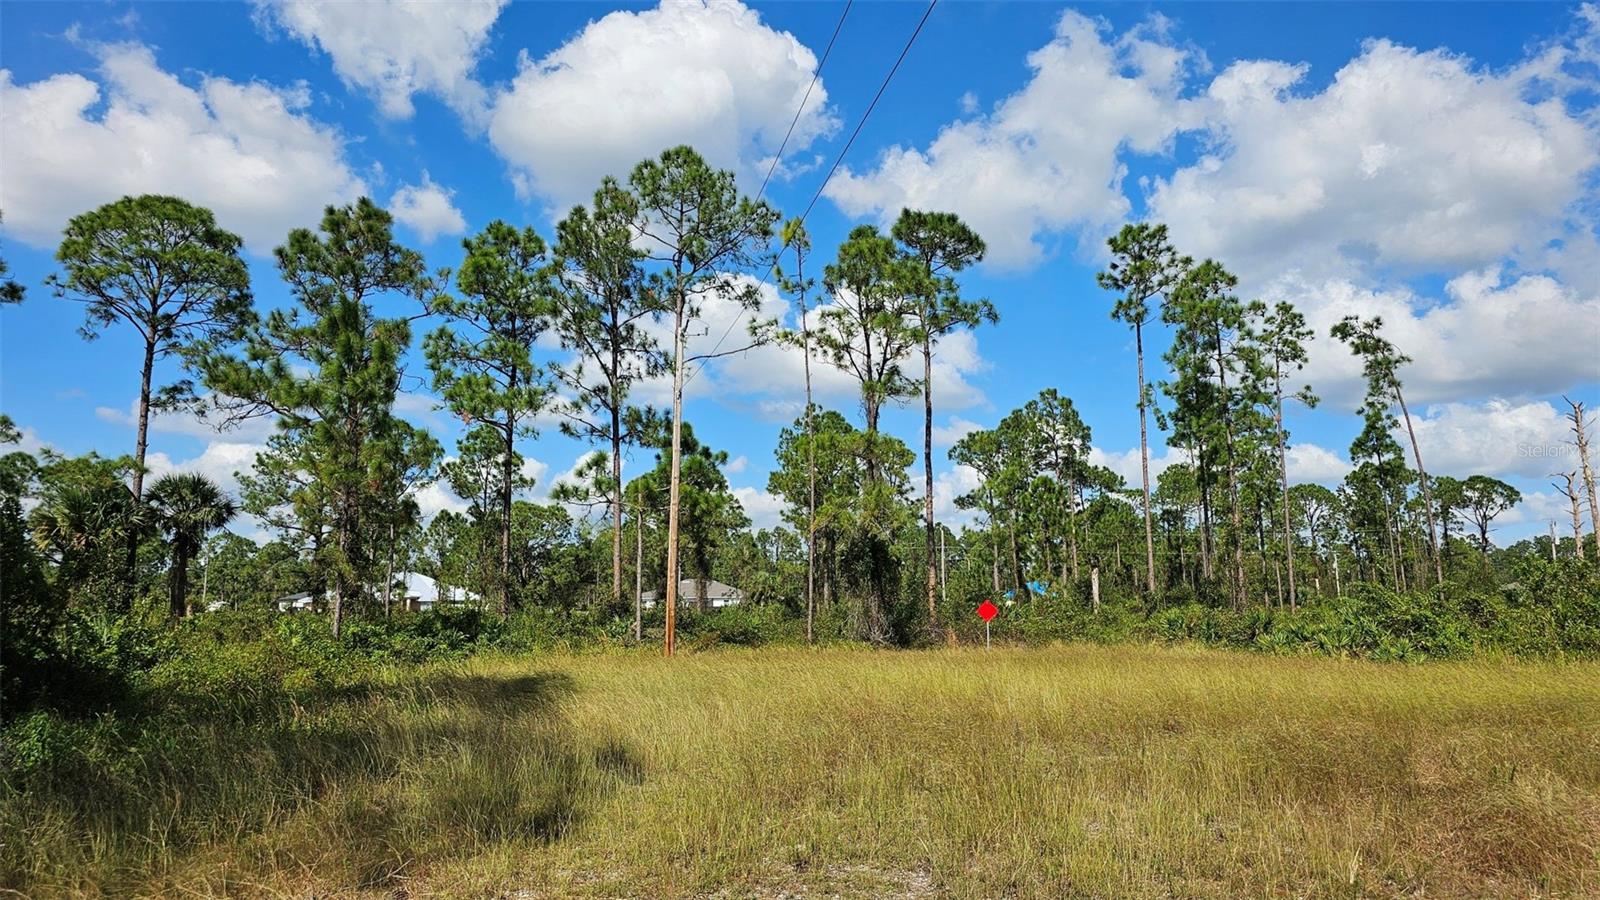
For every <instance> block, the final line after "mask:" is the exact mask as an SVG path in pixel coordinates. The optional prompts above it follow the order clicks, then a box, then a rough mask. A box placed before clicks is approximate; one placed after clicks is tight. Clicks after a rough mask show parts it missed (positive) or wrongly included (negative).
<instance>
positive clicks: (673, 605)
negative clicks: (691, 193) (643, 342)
mask: <svg viewBox="0 0 1600 900" xmlns="http://www.w3.org/2000/svg"><path fill="white" fill-rule="evenodd" d="M683 304H684V299H683V298H682V297H679V298H678V303H677V309H676V311H675V314H674V316H673V323H672V474H671V477H670V479H669V481H668V489H667V589H666V592H665V596H666V602H667V610H666V616H667V621H666V635H665V638H664V639H663V644H662V652H663V653H665V654H666V655H667V656H671V655H672V653H673V651H674V650H675V649H677V648H676V646H675V644H676V635H675V634H674V631H675V630H676V628H677V624H678V615H677V614H678V489H679V484H678V478H679V473H680V472H681V471H682V465H683Z"/></svg>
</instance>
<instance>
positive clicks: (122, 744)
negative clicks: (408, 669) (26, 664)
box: [0, 671, 644, 895]
mask: <svg viewBox="0 0 1600 900" xmlns="http://www.w3.org/2000/svg"><path fill="white" fill-rule="evenodd" d="M575 691H576V685H575V684H574V682H573V681H572V679H571V678H570V677H569V676H567V675H566V674H564V673H559V672H522V673H507V674H506V675H504V676H497V675H481V674H462V673H456V672H448V671H434V672H425V673H420V674H418V675H417V676H416V677H415V678H410V679H401V680H400V681H399V682H398V683H379V682H367V683H358V684H352V685H344V686H341V687H338V688H336V689H333V690H329V691H325V692H324V691H311V692H305V691H302V692H298V693H296V694H294V695H289V694H286V693H274V692H264V693H263V694H261V695H260V696H257V697H253V698H249V699H248V701H243V700H240V699H239V698H230V699H228V700H227V702H225V703H223V704H200V705H196V704H195V703H193V702H192V700H191V699H190V698H185V699H183V700H178V701H176V702H174V703H173V704H172V705H171V706H168V707H166V708H164V709H159V708H151V707H146V709H147V710H148V711H147V712H146V713H145V714H144V715H139V716H130V717H128V718H126V719H122V720H109V719H107V720H101V721H100V722H98V723H94V724H91V725H84V724H83V723H75V722H69V721H65V720H63V721H62V722H60V723H59V727H60V728H61V729H63V731H62V733H60V734H58V735H55V736H54V738H52V739H50V740H49V741H47V743H49V744H50V747H51V749H50V750H49V752H48V754H47V755H46V758H42V759H40V760H37V761H36V764H35V765H33V766H32V767H30V768H29V769H27V770H26V771H8V772H6V773H5V774H4V775H0V830H3V832H4V833H6V834H8V835H10V836H11V837H12V838H13V839H8V840H6V841H5V842H4V844H3V845H0V886H3V887H6V888H10V889H13V890H17V891H20V892H22V893H23V894H25V895H27V894H31V893H40V894H51V893H54V892H57V891H60V890H66V891H67V892H73V891H75V890H77V889H79V888H81V887H82V885H84V884H85V883H86V882H87V883H91V884H95V885H96V886H97V887H98V888H100V889H102V890H104V891H107V892H110V893H148V892H150V891H154V892H156V893H164V892H168V891H171V890H172V889H173V887H174V884H173V882H172V881H170V880H169V879H172V878H174V877H176V876H174V875H172V874H170V873H173V872H181V871H184V870H185V869H186V868H188V865H187V864H189V863H195V864H196V865H197V866H198V868H201V869H205V868H214V861H216V860H222V861H224V862H223V866H222V867H223V868H224V869H226V870H227V871H229V872H230V874H231V876H232V877H248V878H253V879H266V880H271V879H273V878H274V877H277V876H281V875H283V874H285V873H289V872H303V873H306V874H308V875H310V876H311V877H312V878H313V879H314V880H315V881H316V882H317V883H319V884H321V885H324V886H326V887H330V888H333V889H335V890H337V889H341V888H348V887H358V888H374V887H383V886H386V885H388V884H390V883H391V882H393V881H395V880H396V879H397V878H399V877H401V875H400V873H404V872H406V871H409V870H414V869H415V868H416V867H417V866H418V865H419V864H421V865H425V864H426V863H427V862H428V861H429V860H437V859H441V858H449V857H452V856H459V855H461V854H465V853H472V852H481V851H483V850H486V849H489V848H491V847H493V846H495V845H497V844H501V843H506V842H534V843H552V842H555V841H559V840H561V839H562V837H563V836H564V835H565V834H567V833H568V831H569V830H570V829H571V828H572V827H573V825H574V824H576V823H577V822H579V821H580V820H581V819H582V817H583V815H584V813H585V811H586V810H587V809H588V808H589V807H590V806H591V805H592V804H593V803H595V802H598V801H599V800H601V799H603V798H604V797H605V796H606V795H607V794H608V793H609V792H610V791H612V790H615V789H616V788H617V787H618V786H620V785H624V784H638V783H640V782H642V781H643V779H644V769H643V766H642V765H641V764H640V762H639V761H638V759H637V757H636V755H635V754H634V753H632V752H631V751H630V750H629V749H628V748H627V747H625V746H622V745H621V744H620V743H618V742H617V741H615V740H614V739H612V740H606V741H603V742H596V741H594V740H593V739H592V738H590V739H587V740H586V739H584V738H583V737H582V736H580V735H577V734H575V733H574V732H573V730H572V729H571V728H570V726H569V724H568V722H567V720H566V717H565V715H564V712H563V709H562V706H563V701H564V700H565V699H566V698H568V697H570V696H572V694H573V693H574V692H575ZM62 873H73V874H72V881H71V882H70V884H69V883H64V882H62V881H60V880H59V879H61V878H62V877H64V876H63V874H62ZM72 885H76V886H77V887H73V886H72Z"/></svg>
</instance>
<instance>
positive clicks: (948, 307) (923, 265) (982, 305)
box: [892, 209, 1000, 631]
mask: <svg viewBox="0 0 1600 900" xmlns="http://www.w3.org/2000/svg"><path fill="white" fill-rule="evenodd" d="M892 233H893V235H894V239H895V240H896V241H897V242H898V243H899V245H900V248H901V252H902V253H903V254H904V255H905V256H906V257H907V258H908V260H907V261H908V263H909V264H908V265H906V266H904V267H903V270H904V273H905V274H904V284H903V289H904V290H905V291H906V293H908V294H909V295H910V296H911V301H912V302H911V304H910V311H911V322H912V323H913V324H914V328H915V332H916V337H917V339H918V340H919V342H920V343H921V345H922V409H923V419H922V472H923V482H922V513H923V528H924V536H925V542H924V548H925V561H926V563H927V583H926V586H927V596H928V628H929V629H930V631H932V630H937V628H938V620H939V567H938V555H937V547H936V546H935V540H936V537H937V532H936V530H935V528H936V526H935V523H934V519H933V353H934V348H935V347H937V346H938V344H939V341H940V340H942V339H943V338H944V337H945V335H948V334H950V333H951V332H954V331H957V330H959V329H962V328H976V327H978V326H979V325H981V324H983V323H985V322H987V323H989V324H991V325H992V324H994V323H996V322H998V321H999V320H1000V317H999V316H998V315H997V314H996V313H995V310H994V304H992V303H990V302H989V301H988V300H966V299H963V298H962V296H961V290H960V286H959V285H957V284H956V280H955V273H957V272H960V271H962V270H963V269H965V268H967V267H968V266H971V265H973V264H975V263H977V262H979V261H981V260H982V259H983V253H984V245H983V239H982V238H980V237H978V234H977V232H975V231H973V230H972V229H971V228H968V227H967V226H966V223H964V222H962V221H961V219H960V218H959V217H958V216H956V215H955V214H954V213H943V212H920V211H918V210H912V209H907V210H902V211H901V213H900V218H899V219H898V220H896V221H895V223H894V229H893V232H892Z"/></svg>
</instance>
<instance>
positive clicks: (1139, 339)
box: [1133, 322, 1156, 594]
mask: <svg viewBox="0 0 1600 900" xmlns="http://www.w3.org/2000/svg"><path fill="white" fill-rule="evenodd" d="M1133 343H1134V352H1135V356H1136V357H1137V359H1138V365H1139V474H1140V475H1141V476H1142V477H1143V479H1144V568H1145V589H1146V590H1147V591H1148V592H1149V593H1151V594H1154V593H1155V592H1156V534H1155V526H1154V525H1153V524H1152V522H1151V520H1150V438H1149V435H1148V433H1147V427H1146V425H1145V402H1144V400H1145V398H1144V327H1143V323H1142V322H1135V323H1134V324H1133Z"/></svg>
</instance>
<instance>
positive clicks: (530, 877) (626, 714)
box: [0, 647, 1600, 898]
mask: <svg viewBox="0 0 1600 900" xmlns="http://www.w3.org/2000/svg"><path fill="white" fill-rule="evenodd" d="M296 715H300V716H303V717H304V720H303V721H301V722H300V724H298V725H295V724H293V723H292V721H291V720H289V719H285V718H283V717H279V718H277V719H274V720H273V722H275V723H276V724H275V725H274V726H273V727H274V728H278V729H283V728H290V729H291V730H292V729H293V728H299V729H300V730H301V731H302V732H303V733H304V734H305V737H304V739H303V740H302V741H298V742H297V741H296V740H295V739H293V738H292V737H291V738H284V737H283V736H282V735H276V734H275V735H263V734H245V733H241V734H233V735H230V734H227V733H225V731H218V732H216V733H213V734H211V736H210V737H209V738H206V740H210V741H214V742H215V744H214V745H213V751H214V752H219V753H220V752H229V751H226V750H225V749H224V748H229V747H231V748H232V751H231V752H235V753H237V754H238V758H237V759H234V760H230V761H229V762H228V764H227V765H222V766H217V767H215V768H214V769H208V768H202V769H200V770H198V771H189V772H184V771H173V772H171V773H170V775H169V776H167V778H166V780H163V779H162V778H161V777H159V776H157V775H151V774H149V772H150V771H157V772H159V771H160V770H159V768H158V769H155V770H140V771H141V772H144V773H145V774H141V775H140V776H139V778H140V781H139V782H138V785H139V789H140V791H141V792H142V793H141V794H140V796H141V797H142V798H143V805H139V804H132V805H131V806H129V807H128V808H129V809H134V810H136V811H143V812H137V814H136V813H131V812H130V813H127V814H124V815H122V816H120V817H114V818H113V817H108V816H106V815H105V814H104V813H103V811H102V812H99V813H97V812H96V811H95V809H94V807H93V806H92V805H90V806H89V807H86V808H85V810H84V811H83V812H81V813H77V814H74V813H72V812H71V811H70V809H69V807H68V806H67V805H63V804H62V803H57V802H53V801H51V800H49V799H46V798H19V797H15V796H13V797H11V798H9V799H8V800H7V802H6V805H5V807H4V818H3V820H0V821H3V822H4V824H5V826H6V833H7V843H8V845H9V846H8V849H7V850H6V857H5V859H6V862H7V864H8V867H9V868H10V869H11V872H10V875H9V880H11V881H12V883H14V884H17V885H18V886H23V885H26V886H27V887H28V889H29V890H32V891H33V892H35V893H37V894H38V895H40V896H49V895H54V894H58V893H65V894H71V893H94V892H97V891H102V890H103V891H106V892H111V893H118V894H124V893H126V894H146V895H164V896H176V895H182V894H186V893H187V894H199V895H221V894H237V895H281V896H301V897H304V896H307V895H308V894H315V895H317V896H330V895H364V896H365V895H370V896H389V895H400V894H402V893H403V894H404V895H406V896H410V897H419V896H449V897H455V896H484V897H494V896H519V897H565V896H604V897H618V896H624V897H698V896H709V897H751V896H760V897H822V896H846V897H851V896H862V897H867V896H871V897H879V896H893V897H936V896H937V897H943V896H955V897H1219V898H1221V897H1239V896H1272V897H1280V896H1281V897H1530V896H1541V897H1543V896H1552V897H1555V896H1559V897H1590V896H1600V665H1595V664H1590V663H1570V664H1521V663H1512V662H1501V661H1478V662H1472V663H1461V664H1437V665H1428V666H1415V667H1407V666H1399V665H1380V664H1369V663H1354V662H1344V661H1336V660H1326V659H1286V658H1273V657H1268V656H1260V655H1246V654H1235V653H1223V652H1209V651H1199V650H1188V649H1156V648H1147V647H1122V648H1093V647H1066V648H1051V649H1034V650H1011V649H1007V650H1000V649H996V650H995V651H993V652H984V651H982V650H955V651H950V650H938V651H927V652H872V651H865V650H847V649H830V650H815V651H809V650H800V649H787V650H778V649H767V650H759V651H728V652H715V653H706V654H698V655H692V656H684V657H680V658H678V659H675V660H670V661H669V660H662V659H659V658H657V657H655V656H653V655H648V654H644V653H638V654H615V655H601V656H562V657H547V658H538V659H527V658H523V659H478V660H474V661H472V662H470V663H467V664H465V665H464V666H462V667H459V668H455V669H449V670H432V671H428V672H423V673H418V674H414V675H407V676H403V677H396V678H395V679H394V680H393V682H392V683H389V684H385V685H383V686H381V690H378V691H376V692H374V693H371V694H366V695H360V696H356V697H352V698H348V699H345V700H341V701H338V702H337V703H332V704H330V705H329V706H328V707H326V708H322V709H318V710H311V711H302V712H300V713H297V714H296ZM330 721H333V722H337V723H338V724H339V727H338V728H337V729H334V730H329V729H328V728H327V727H326V726H327V723H328V722H330ZM253 739H255V740H256V741H257V743H255V744H252V740H253ZM286 755H287V757H286ZM285 758H287V759H288V760H289V762H287V763H286V762H285ZM304 767H311V769H313V770H316V769H317V767H321V768H320V770H317V771H314V772H313V773H312V774H309V775H308V774H307V772H306V771H304ZM284 773H287V774H284ZM297 773H298V774H297ZM274 777H276V779H277V780H278V782H279V783H277V784H274V783H273V781H272V779H273V778H274ZM285 781H286V782H288V783H287V784H285V783H283V782H285ZM218 794H220V795H222V796H226V797H230V798H234V799H233V800H232V801H230V803H229V804H227V805H219V804H218V803H215V802H211V801H210V800H206V799H199V800H198V802H196V798H209V797H212V796H213V795H218ZM126 802H127V801H124V803H126ZM186 804H187V805H186ZM118 808H119V809H120V808H123V807H118ZM229 809H232V810H233V812H232V813H231V814H229V813H227V810H229ZM186 810H189V811H188V812H186ZM186 815H190V816H194V817H204V818H205V821H206V823H207V824H206V825H205V827H198V826H196V825H195V824H194V823H192V822H187V821H186V820H185V818H184V817H185V816H186ZM163 823H165V824H164V825H163ZM14 840H22V841H28V842H29V843H28V844H26V845H23V846H22V849H21V850H20V851H19V849H18V845H17V844H15V843H12V842H13V841H14Z"/></svg>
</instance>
